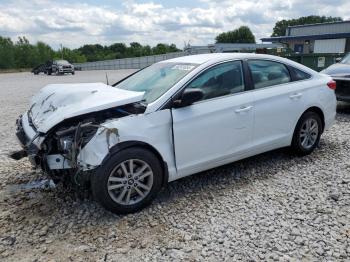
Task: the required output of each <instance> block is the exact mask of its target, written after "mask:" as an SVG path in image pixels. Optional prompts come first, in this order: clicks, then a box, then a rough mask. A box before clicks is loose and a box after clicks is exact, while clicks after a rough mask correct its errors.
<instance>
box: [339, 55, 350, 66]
mask: <svg viewBox="0 0 350 262" xmlns="http://www.w3.org/2000/svg"><path fill="white" fill-rule="evenodd" d="M340 63H342V64H350V54H347V55H346V56H345V57H344V58H343V59H342V60H341V61H340Z"/></svg>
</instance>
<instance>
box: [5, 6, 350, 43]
mask: <svg viewBox="0 0 350 262" xmlns="http://www.w3.org/2000/svg"><path fill="white" fill-rule="evenodd" d="M349 10H350V1H349V0H317V1H313V0H260V1H257V0H255V1H254V0H240V1H237V0H236V1H235V0H164V1H161V0H142V1H136V0H87V1H74V0H59V1H57V0H56V1H49V0H12V1H9V0H0V36H6V37H11V38H12V39H13V40H14V41H15V40H16V39H17V37H18V36H26V37H27V38H28V39H29V40H30V42H33V43H35V42H36V41H43V42H45V43H47V44H49V45H51V46H52V47H53V48H54V49H57V48H58V47H59V45H60V44H63V45H64V46H66V47H69V48H77V47H79V46H81V45H83V44H95V43H99V44H102V45H108V44H111V43H116V42H124V43H130V42H139V43H141V44H149V45H151V46H153V45H156V44H157V43H167V44H170V43H175V44H176V45H177V46H178V47H179V48H183V47H184V43H190V44H191V45H207V44H210V43H214V41H215V36H216V35H218V34H219V33H221V32H224V31H229V30H234V29H236V28H238V27H239V26H242V25H247V26H249V27H250V28H251V30H252V31H253V34H254V35H255V38H256V40H257V41H258V42H259V41H260V40H259V39H260V38H262V37H268V36H270V35H271V33H272V29H273V27H274V25H275V23H276V21H278V20H281V19H290V18H297V17H300V16H307V15H326V16H340V17H342V18H343V19H345V20H350V12H349Z"/></svg>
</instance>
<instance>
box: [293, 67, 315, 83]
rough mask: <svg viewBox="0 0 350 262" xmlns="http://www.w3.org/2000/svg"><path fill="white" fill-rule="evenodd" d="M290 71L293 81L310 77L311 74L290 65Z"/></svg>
mask: <svg viewBox="0 0 350 262" xmlns="http://www.w3.org/2000/svg"><path fill="white" fill-rule="evenodd" d="M290 70H291V73H292V74H293V76H294V77H293V78H294V81H299V80H306V79H309V78H311V75H310V74H308V73H305V72H304V71H301V70H299V69H297V68H295V67H290Z"/></svg>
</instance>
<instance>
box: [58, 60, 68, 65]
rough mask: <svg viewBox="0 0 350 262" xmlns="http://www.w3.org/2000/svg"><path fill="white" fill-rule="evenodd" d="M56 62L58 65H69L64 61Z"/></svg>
mask: <svg viewBox="0 0 350 262" xmlns="http://www.w3.org/2000/svg"><path fill="white" fill-rule="evenodd" d="M56 62H57V64H60V65H69V62H68V61H66V60H57V61H56Z"/></svg>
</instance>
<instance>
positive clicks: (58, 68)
mask: <svg viewBox="0 0 350 262" xmlns="http://www.w3.org/2000/svg"><path fill="white" fill-rule="evenodd" d="M52 72H54V73H56V74H57V75H61V74H66V73H67V74H72V75H74V66H73V65H72V64H71V63H69V62H68V61H66V60H55V61H53V63H52Z"/></svg>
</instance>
